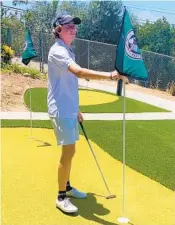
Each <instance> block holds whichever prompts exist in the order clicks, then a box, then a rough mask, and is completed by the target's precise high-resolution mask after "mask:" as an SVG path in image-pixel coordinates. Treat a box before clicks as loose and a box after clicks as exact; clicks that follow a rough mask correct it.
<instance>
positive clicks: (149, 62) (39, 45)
mask: <svg viewBox="0 0 175 225" xmlns="http://www.w3.org/2000/svg"><path fill="white" fill-rule="evenodd" d="M3 29H5V28H3ZM5 34H7V31H6V32H5V30H3V32H2V39H1V42H2V44H4V43H7V38H8V37H7V36H5ZM31 35H32V40H33V43H34V47H35V49H36V51H37V54H38V57H37V58H35V59H34V60H35V61H37V62H39V68H38V69H40V71H41V72H44V71H43V70H44V64H47V57H48V52H49V49H50V47H51V46H52V45H53V44H54V42H55V41H54V38H53V35H52V34H50V33H46V32H42V31H40V32H39V31H34V30H32V29H31ZM24 38H25V32H24V31H18V32H17V31H15V29H14V30H11V46H12V48H13V49H14V50H15V53H16V55H17V56H21V54H22V51H23V47H24ZM73 48H74V51H75V55H76V62H77V63H78V64H79V65H80V66H82V67H85V68H89V69H94V70H100V71H112V70H114V69H115V56H116V46H115V45H111V44H106V43H100V42H94V41H89V40H83V39H76V40H75V41H74V43H73ZM142 55H143V59H144V61H145V64H146V67H147V69H148V73H149V79H148V81H146V82H142V81H136V80H132V82H133V83H135V84H139V85H141V86H144V87H151V88H159V89H162V90H165V89H166V88H167V86H168V85H169V84H170V83H172V82H173V81H174V82H175V58H173V57H170V56H166V55H162V54H158V53H154V52H149V51H142Z"/></svg>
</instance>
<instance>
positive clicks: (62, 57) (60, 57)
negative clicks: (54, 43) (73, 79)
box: [51, 49, 75, 70]
mask: <svg viewBox="0 0 175 225" xmlns="http://www.w3.org/2000/svg"><path fill="white" fill-rule="evenodd" d="M51 58H52V61H53V63H54V64H56V65H57V66H58V68H60V69H62V70H68V67H69V65H70V64H72V63H75V62H74V60H73V59H72V58H71V57H70V55H69V53H68V51H67V50H66V49H60V51H59V50H57V51H55V52H54V53H53V55H52V57H51Z"/></svg>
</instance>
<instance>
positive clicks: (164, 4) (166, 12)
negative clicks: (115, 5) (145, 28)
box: [122, 0, 175, 24]
mask: <svg viewBox="0 0 175 225" xmlns="http://www.w3.org/2000/svg"><path fill="white" fill-rule="evenodd" d="M122 2H123V4H124V5H126V6H127V7H128V9H130V11H132V12H133V14H135V15H136V16H137V17H138V19H140V20H146V19H149V20H150V21H155V20H157V19H158V18H162V17H163V16H164V17H166V18H167V20H168V22H169V23H171V24H175V1H141V0H140V1H129V0H128V1H122ZM134 7H135V8H134ZM136 8H139V9H136ZM152 10H155V11H161V12H155V11H152Z"/></svg>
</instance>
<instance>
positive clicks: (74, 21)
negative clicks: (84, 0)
mask: <svg viewBox="0 0 175 225" xmlns="http://www.w3.org/2000/svg"><path fill="white" fill-rule="evenodd" d="M72 21H73V23H74V24H77V25H78V24H80V23H81V20H80V18H79V17H74V18H73V20H72Z"/></svg>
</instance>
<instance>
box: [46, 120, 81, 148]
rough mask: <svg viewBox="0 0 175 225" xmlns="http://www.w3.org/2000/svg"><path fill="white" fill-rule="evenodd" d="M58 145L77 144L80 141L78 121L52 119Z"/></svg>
mask: <svg viewBox="0 0 175 225" xmlns="http://www.w3.org/2000/svg"><path fill="white" fill-rule="evenodd" d="M50 119H51V122H52V126H53V128H54V133H55V136H56V139H57V145H70V144H75V142H76V141H78V140H79V130H78V120H77V118H76V119H72V118H66V119H65V118H57V117H51V118H50Z"/></svg>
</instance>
